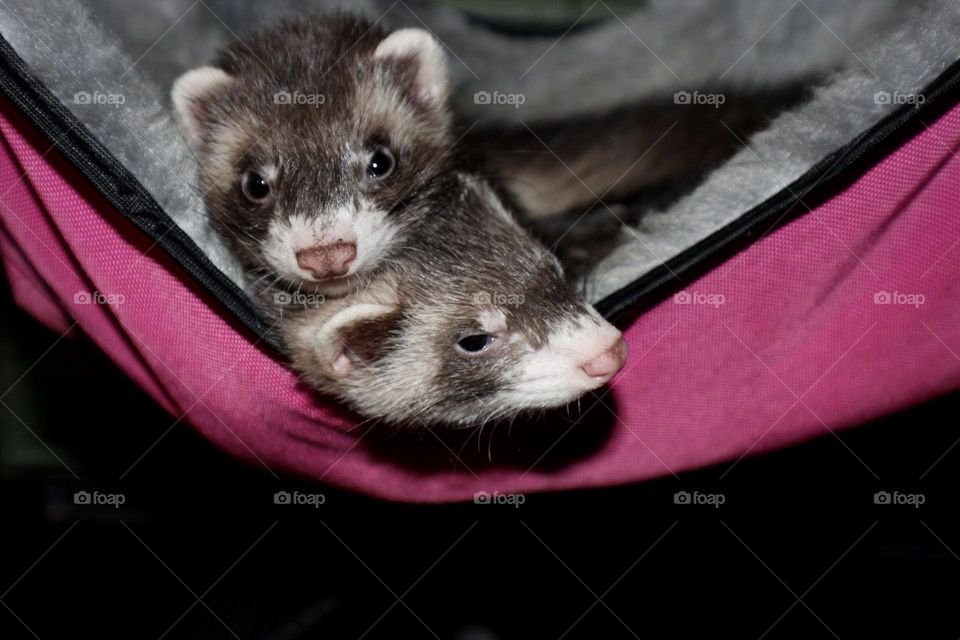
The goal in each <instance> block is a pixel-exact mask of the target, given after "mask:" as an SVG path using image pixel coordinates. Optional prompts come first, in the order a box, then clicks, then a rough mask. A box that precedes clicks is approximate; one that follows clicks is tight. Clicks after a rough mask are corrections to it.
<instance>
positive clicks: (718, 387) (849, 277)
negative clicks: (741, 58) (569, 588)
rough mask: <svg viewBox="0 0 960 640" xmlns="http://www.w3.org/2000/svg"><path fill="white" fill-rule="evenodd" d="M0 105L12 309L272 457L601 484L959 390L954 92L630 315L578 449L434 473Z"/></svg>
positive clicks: (399, 472)
mask: <svg viewBox="0 0 960 640" xmlns="http://www.w3.org/2000/svg"><path fill="white" fill-rule="evenodd" d="M0 107H2V108H0V134H2V137H3V146H2V152H0V171H2V184H3V187H2V188H3V191H2V198H0V220H2V225H0V231H2V232H0V253H2V258H3V263H4V267H5V271H6V274H7V277H8V278H9V280H10V283H11V286H12V289H13V293H14V296H15V298H16V301H17V303H18V304H19V305H21V306H22V307H23V308H24V309H26V310H28V311H29V312H30V313H32V314H33V315H34V316H36V317H37V318H38V319H39V320H40V321H41V322H43V323H44V324H45V325H47V326H48V327H50V328H51V329H53V330H54V331H57V332H65V331H68V330H70V331H72V332H74V333H77V332H81V331H82V333H83V334H85V336H87V337H89V339H91V340H93V341H94V342H96V344H97V345H98V346H99V347H100V348H101V349H102V350H103V351H104V352H105V353H107V354H108V355H109V356H110V357H111V358H112V359H113V361H114V362H116V364H117V365H118V366H119V367H120V368H121V369H122V370H123V371H124V372H125V373H126V374H127V375H129V376H130V377H131V378H132V379H133V380H135V381H136V382H137V384H139V385H140V386H141V387H142V388H143V389H144V390H146V392H147V393H149V394H150V395H151V396H152V397H153V398H154V399H155V400H156V401H157V402H158V403H160V404H161V405H162V406H163V407H164V408H165V409H166V410H167V411H169V412H170V413H171V415H173V416H174V417H175V418H178V419H182V421H184V422H186V423H189V424H191V425H193V426H194V427H196V428H197V429H199V430H200V432H202V433H203V434H204V436H206V437H207V438H208V439H209V440H210V441H212V442H213V443H214V444H215V445H216V446H217V447H220V448H222V449H225V450H226V451H228V452H230V453H231V454H233V455H235V456H237V457H239V458H241V459H244V460H246V461H248V462H250V463H252V464H255V465H264V466H266V467H268V468H270V469H272V470H274V471H276V472H281V471H285V472H292V473H295V474H299V475H302V476H306V477H308V478H313V479H316V480H321V481H322V482H324V483H329V484H332V485H336V486H339V487H343V488H347V489H351V490H355V491H359V492H363V493H366V494H369V495H373V496H378V497H382V498H389V499H395V500H403V501H424V502H440V501H454V500H469V499H472V498H473V496H474V495H475V493H476V492H478V491H486V492H494V491H499V492H502V493H511V492H535V491H546V490H557V489H572V488H582V487H600V486H609V485H614V484H621V483H628V482H635V481H640V480H645V479H649V478H655V477H658V476H663V475H666V474H671V473H679V472H681V471H684V470H688V469H694V468H697V467H702V466H705V465H710V464H714V463H718V462H721V461H730V460H736V459H738V458H740V457H742V456H745V455H755V454H758V453H761V452H765V451H770V450H773V449H777V448H781V447H785V446H788V445H790V444H794V443H797V442H800V441H803V440H806V439H809V438H813V437H817V436H824V435H828V436H829V434H830V433H832V432H837V431H840V430H842V429H845V428H848V427H851V426H854V425H858V424H861V423H864V422H867V421H869V420H872V419H874V418H877V417H879V416H882V415H884V414H887V413H890V412H893V411H896V410H898V409H902V408H904V407H907V406H909V405H911V404H914V403H917V402H921V401H923V400H925V399H928V398H931V397H934V396H937V395H939V394H944V393H947V392H949V391H951V390H954V389H957V388H960V291H958V289H957V287H958V285H957V283H958V282H960V198H958V197H957V189H958V185H960V160H958V159H957V157H956V156H955V155H954V153H955V151H956V150H957V148H958V146H960V106H955V107H953V108H952V109H950V110H948V111H946V112H945V113H944V114H943V115H941V116H940V117H939V118H938V119H937V120H936V121H934V122H928V123H927V124H928V125H929V127H928V128H926V129H925V130H922V131H921V132H920V133H919V134H917V135H916V136H914V137H913V138H912V139H910V140H909V141H907V142H906V143H905V144H902V145H901V146H900V147H899V148H896V149H892V150H890V151H889V152H888V153H887V155H886V156H885V157H883V158H882V159H881V160H880V161H878V162H876V163H875V164H874V165H873V166H872V167H870V168H869V169H868V170H867V171H866V172H865V173H863V174H862V175H860V176H859V177H858V178H857V179H856V180H855V181H854V182H852V183H850V184H849V185H848V186H846V187H845V188H844V189H842V190H841V191H839V192H838V193H835V195H833V196H832V197H831V198H829V199H827V200H826V201H823V202H822V203H820V204H818V206H815V208H813V209H812V210H811V211H809V212H806V211H803V215H801V216H799V217H797V218H796V219H794V220H792V221H790V222H789V223H787V224H785V225H783V226H780V227H779V228H777V229H775V230H774V231H772V232H770V233H769V234H768V235H766V236H764V237H762V238H761V239H759V240H757V241H756V242H754V243H753V244H752V245H751V246H749V247H748V248H746V249H744V250H742V251H740V252H739V253H738V254H736V255H734V256H733V257H731V258H729V259H728V260H727V261H725V262H724V263H722V264H720V265H719V266H717V267H715V268H713V269H712V270H711V271H709V272H708V273H706V275H704V276H702V277H700V278H699V279H698V280H696V281H695V282H693V283H692V284H690V285H688V286H687V287H685V289H684V291H683V292H680V293H678V294H676V295H675V296H673V297H669V296H668V297H667V299H665V300H663V301H662V302H661V303H659V304H658V305H657V306H655V307H653V308H651V309H649V310H647V311H645V312H644V313H642V314H640V315H639V316H638V317H636V318H635V319H633V320H632V324H630V326H627V327H624V329H625V335H626V338H627V340H628V342H629V344H630V358H629V361H628V364H627V366H626V368H625V369H624V371H622V372H621V373H620V374H619V375H618V376H617V377H616V378H615V379H614V380H613V381H612V384H611V385H610V391H609V396H608V397H607V398H606V399H605V401H604V404H605V405H610V408H611V409H612V412H613V413H615V418H613V421H614V426H613V428H612V430H611V431H610V433H609V436H608V437H607V438H606V439H605V440H604V441H603V442H602V444H600V445H599V446H598V447H597V448H596V449H595V450H593V451H592V452H591V453H590V454H589V455H586V456H584V457H582V458H580V459H577V460H574V461H571V462H570V463H569V464H566V465H564V466H562V467H561V468H557V467H549V468H542V467H541V466H539V465H537V464H534V465H533V466H532V467H531V466H530V465H527V466H525V467H522V468H521V467H510V466H507V465H496V464H491V465H484V466H483V467H482V468H473V469H470V468H466V467H465V466H464V465H450V466H447V467H446V468H441V469H439V470H438V469H435V468H433V469H430V470H429V471H425V470H422V469H418V468H417V467H416V466H415V465H410V464H401V463H400V462H394V461H391V460H390V459H389V458H388V457H384V456H382V455H376V454H374V453H373V452H371V451H370V450H369V449H368V447H366V446H365V444H364V443H363V436H362V433H358V432H350V431H348V430H349V429H350V427H351V426H353V425H354V424H356V422H357V419H356V418H355V417H353V416H351V415H350V414H348V413H346V412H345V411H343V410H339V409H337V408H336V407H335V406H334V405H333V404H332V403H326V402H325V401H324V400H323V399H322V398H318V397H317V396H315V395H314V394H312V393H310V392H309V391H308V390H306V389H304V388H303V387H302V386H299V385H298V384H297V379H296V376H295V375H294V374H293V373H292V372H291V371H289V370H288V369H287V368H285V366H284V365H283V364H282V363H281V362H279V361H278V360H277V359H276V358H275V357H274V356H273V355H271V353H272V352H271V351H270V350H268V349H263V348H262V347H263V345H260V344H257V342H256V338H252V337H251V335H250V332H249V331H247V330H245V329H244V328H243V327H240V326H239V323H237V322H236V321H235V320H234V319H233V318H231V316H230V314H229V313H228V312H226V311H225V310H224V308H223V305H221V304H220V303H219V302H218V301H217V300H216V299H214V298H213V297H212V296H211V295H210V294H208V293H206V291H205V290H204V289H203V288H202V287H200V286H198V285H197V284H196V283H195V282H194V281H193V280H192V278H191V277H190V275H189V274H187V273H186V272H185V271H184V270H183V269H182V268H181V267H180V266H179V265H178V264H177V263H176V262H175V261H174V260H173V259H172V258H170V257H169V256H168V255H167V254H166V253H165V252H164V251H163V250H162V249H160V248H159V247H158V246H156V245H155V244H154V243H153V241H152V240H150V239H149V238H148V237H147V236H146V235H145V234H143V233H142V232H141V231H140V230H138V229H137V228H136V227H135V226H134V225H133V224H131V223H130V222H129V221H127V219H125V218H124V217H123V216H121V215H120V214H119V213H118V212H117V211H116V210H115V209H114V208H113V207H111V206H110V204H108V203H107V201H106V200H104V198H103V197H101V196H100V195H99V194H98V193H97V191H96V190H95V189H94V188H93V187H92V186H91V185H90V184H89V182H88V181H87V180H85V179H84V178H83V177H82V175H81V174H80V173H79V172H78V171H77V170H76V169H74V167H73V166H72V165H71V164H70V163H68V162H67V161H66V160H65V159H64V158H63V157H62V156H61V155H60V154H59V152H58V151H57V150H56V149H54V148H53V147H52V145H51V143H50V141H49V140H47V139H46V138H44V137H43V136H42V135H40V134H39V133H38V132H37V131H36V130H35V129H34V128H33V127H32V125H31V124H30V123H28V122H27V121H26V120H25V119H24V117H23V116H22V115H21V114H20V112H19V111H18V110H17V108H16V107H15V106H13V104H12V103H10V102H8V101H7V100H6V99H4V100H3V101H2V105H0ZM798 206H803V205H798ZM78 364H79V366H78V367H77V372H78V373H81V372H82V371H83V368H82V363H78ZM103 393H104V395H105V396H109V394H110V393H111V390H110V389H104V390H103ZM592 402H593V401H592V400H590V399H587V400H585V405H587V406H589V405H590V404H591V403H592ZM611 409H608V408H605V407H603V406H597V407H596V408H594V409H593V411H596V412H600V413H603V412H606V411H610V410H611ZM131 427H132V428H136V417H135V416H131ZM565 428H566V427H565V426H564V425H560V426H559V427H558V429H557V433H556V436H557V437H558V438H561V439H562V437H563V433H564V430H565ZM838 446H840V445H839V444H838ZM855 457H856V454H855V453H854V452H851V460H853V462H852V463H853V464H857V462H856V461H855V460H854V458H855ZM861 463H862V464H864V466H865V467H866V464H865V463H863V462H862V461H861ZM864 473H870V470H869V468H868V467H867V468H865V469H864Z"/></svg>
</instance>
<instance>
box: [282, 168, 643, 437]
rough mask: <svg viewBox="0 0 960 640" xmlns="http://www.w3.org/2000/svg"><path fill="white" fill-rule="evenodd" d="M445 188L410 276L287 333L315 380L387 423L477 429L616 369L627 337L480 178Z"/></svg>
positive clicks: (417, 246)
mask: <svg viewBox="0 0 960 640" xmlns="http://www.w3.org/2000/svg"><path fill="white" fill-rule="evenodd" d="M443 191H444V193H442V194H434V195H435V196H436V200H435V201H434V203H435V204H434V206H436V207H437V208H438V210H437V211H436V214H435V215H429V216H424V217H422V218H421V220H420V223H419V224H418V225H417V226H416V227H415V231H416V232H415V233H414V234H412V236H413V237H415V240H411V241H410V242H411V246H409V247H408V250H407V251H406V252H405V253H404V255H403V257H399V258H398V261H400V262H401V263H402V265H403V266H402V268H400V269H395V270H393V271H392V273H391V274H390V276H389V277H386V276H385V277H384V279H382V280H381V281H380V282H379V283H378V284H379V288H373V289H372V290H370V291H369V292H368V294H369V297H368V298H365V299H362V300H360V301H359V302H358V303H356V304H344V305H343V306H342V307H340V308H339V309H337V310H328V312H327V313H319V314H316V315H310V314H306V315H304V316H303V317H302V318H300V319H299V320H298V321H297V322H295V323H294V324H293V325H292V326H291V327H290V328H289V336H288V342H289V343H290V347H291V352H292V355H293V359H294V363H295V365H296V367H297V368H298V369H299V370H300V371H301V372H302V373H303V374H304V376H305V378H306V379H307V381H309V382H311V383H312V384H314V385H315V386H317V387H319V388H321V389H324V390H327V391H332V392H333V393H335V394H337V395H339V396H340V397H341V398H343V399H345V400H347V401H348V402H349V403H350V404H352V405H353V406H354V407H355V408H356V409H357V410H359V411H360V412H361V413H363V414H364V415H367V416H380V417H383V418H385V419H386V420H387V421H388V422H391V423H396V424H399V425H410V426H416V425H418V424H421V425H423V424H426V425H459V426H470V425H474V424H481V423H483V422H485V421H487V420H496V419H501V418H510V417H513V416H516V415H517V414H519V413H522V412H525V411H529V410H538V409H546V408H551V407H558V406H563V405H565V404H567V403H569V402H571V401H573V400H575V399H576V398H578V397H580V396H581V395H582V394H584V393H586V392H588V391H590V390H592V389H595V388H597V387H599V386H601V385H602V384H604V383H605V382H607V381H608V380H609V379H610V378H611V377H612V376H613V375H614V374H616V373H617V372H618V371H619V370H620V369H621V367H622V366H623V364H624V362H625V359H626V355H627V353H626V352H627V348H626V343H625V342H624V340H623V338H622V337H621V335H620V331H618V330H617V329H616V328H615V327H614V326H613V325H611V324H610V323H608V322H607V321H606V320H604V319H603V318H602V317H601V316H600V315H599V314H598V313H597V312H596V311H595V310H594V309H593V308H592V307H591V306H589V305H588V304H587V303H586V302H585V301H584V300H583V299H582V298H581V297H580V296H579V295H577V293H576V292H575V291H574V290H573V289H572V288H571V287H570V286H569V285H568V284H567V283H566V282H565V280H564V278H563V273H562V270H561V267H560V265H559V263H558V262H557V260H556V258H555V257H554V256H553V255H552V254H551V253H550V252H549V251H547V249H546V248H545V247H543V246H542V245H541V244H539V243H538V242H536V241H535V240H534V239H533V238H531V237H530V236H529V235H527V234H526V233H525V232H524V231H523V230H522V229H521V228H520V227H519V226H518V225H517V224H516V223H515V222H514V221H513V219H512V218H511V217H510V215H509V214H508V213H507V212H506V211H505V210H504V208H503V206H502V205H501V204H500V202H499V200H498V199H497V198H496V196H495V195H494V194H493V192H492V191H491V190H490V189H489V188H488V187H486V186H484V185H483V184H482V183H478V182H475V181H472V180H471V179H467V178H465V177H464V176H457V177H456V178H455V179H453V180H450V181H447V183H446V184H445V186H444V187H443Z"/></svg>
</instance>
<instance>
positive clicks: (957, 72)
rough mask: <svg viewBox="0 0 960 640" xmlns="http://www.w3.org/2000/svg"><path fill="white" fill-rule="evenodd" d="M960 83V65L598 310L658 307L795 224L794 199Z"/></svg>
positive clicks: (610, 313) (823, 186)
mask: <svg viewBox="0 0 960 640" xmlns="http://www.w3.org/2000/svg"><path fill="white" fill-rule="evenodd" d="M958 83H960V61H957V62H954V63H953V64H952V65H950V66H949V67H948V68H947V69H946V70H945V71H944V72H943V73H941V74H940V75H939V76H938V77H937V78H936V79H935V80H934V81H933V82H931V83H930V84H929V85H928V86H927V87H926V88H925V89H924V90H923V91H922V92H921V93H922V94H923V95H924V98H925V100H924V101H923V102H922V103H921V104H920V105H919V106H913V105H909V104H905V105H902V106H901V107H899V108H897V109H896V110H895V111H894V112H892V113H890V114H888V115H887V116H886V117H885V118H883V119H882V120H880V122H878V123H876V124H875V125H874V126H872V127H871V128H869V129H867V130H866V131H865V132H864V133H862V134H861V135H859V136H858V137H857V138H855V139H854V140H852V141H851V142H849V143H847V144H845V145H844V146H842V147H840V148H839V149H837V150H835V151H833V152H832V153H830V154H829V155H828V156H826V157H825V158H823V159H822V160H820V161H819V162H818V163H817V164H815V165H814V166H813V167H811V168H810V169H809V170H808V171H807V172H806V173H805V174H803V175H802V176H801V177H799V178H798V179H797V180H795V181H794V182H793V183H791V184H789V185H787V186H786V187H784V188H783V189H781V190H780V191H779V192H777V193H776V194H774V195H773V196H771V197H770V198H768V199H767V200H765V201H763V202H761V203H760V204H758V205H756V206H755V207H753V208H752V209H750V210H749V211H747V212H746V213H744V214H742V215H741V216H740V217H739V218H737V219H736V220H734V221H733V222H731V223H729V224H727V225H726V226H724V227H722V228H720V229H718V230H717V231H715V232H714V233H712V234H710V235H709V236H707V237H706V238H704V239H703V240H701V241H700V242H698V243H696V244H694V245H693V246H691V247H690V248H688V249H686V250H685V251H682V252H681V253H679V254H677V255H676V256H674V257H673V258H671V259H669V260H667V261H665V262H664V263H662V264H661V265H660V266H658V267H655V268H654V269H652V270H651V271H649V272H647V273H646V274H644V275H642V276H640V277H639V278H637V279H636V280H634V281H633V282H631V283H630V284H627V285H625V286H624V287H622V288H621V289H619V290H618V291H616V292H614V293H611V294H610V295H608V296H607V297H605V298H603V299H602V300H600V301H599V302H597V304H596V305H595V306H596V307H597V310H598V311H599V312H600V313H601V314H602V315H604V316H605V317H606V318H608V319H614V318H616V317H617V316H619V315H621V314H624V313H625V312H627V311H628V310H630V309H631V308H632V307H635V306H637V305H639V304H641V303H646V304H653V303H654V302H656V301H659V300H660V299H662V294H664V293H665V292H668V291H670V290H672V288H671V287H670V286H669V285H671V284H676V285H679V284H683V283H682V282H681V281H679V279H678V278H677V276H681V275H684V274H687V273H690V272H691V271H692V270H694V269H695V268H698V267H702V266H704V265H705V264H706V263H707V262H708V261H709V260H710V259H711V258H723V259H725V258H727V257H730V256H729V255H727V254H726V253H725V250H726V249H729V248H730V247H731V246H732V245H734V244H735V243H736V242H737V241H740V240H743V239H744V238H746V237H748V236H749V235H750V234H751V232H753V231H755V230H757V228H758V227H760V226H761V225H763V224H764V223H767V222H770V221H771V219H773V218H774V217H775V216H777V215H782V216H783V219H782V220H781V221H779V222H778V223H777V225H776V227H778V228H779V227H780V226H783V225H784V224H786V223H788V222H789V221H790V220H793V219H796V218H798V217H801V216H803V215H806V214H807V213H809V211H807V210H803V211H800V212H797V213H792V214H791V215H786V214H788V213H790V210H791V209H792V208H795V207H796V205H797V204H798V201H799V198H797V197H796V196H795V195H793V194H797V193H800V194H803V196H802V197H803V198H808V197H810V195H811V193H813V192H818V191H820V190H827V188H828V187H830V186H831V184H832V183H833V182H834V181H838V180H839V178H840V177H845V176H846V174H848V173H852V172H850V169H851V168H853V167H855V165H856V164H857V163H858V162H859V161H860V160H861V159H863V158H864V157H865V156H867V154H869V153H871V152H874V151H877V150H878V149H879V148H880V145H881V144H882V143H883V142H884V141H886V140H888V139H889V138H890V137H891V136H893V134H894V133H896V132H899V131H901V130H902V129H903V127H905V126H906V125H908V124H912V123H915V122H919V121H920V118H921V117H922V116H923V115H924V114H927V113H930V112H932V111H934V110H943V109H945V108H949V107H950V106H953V105H954V104H956V103H957V102H958V100H960V96H957V97H955V98H954V100H953V101H952V102H951V101H946V100H944V96H946V95H947V94H949V93H950V92H951V91H952V90H953V89H955V88H956V87H957V85H958ZM860 173H862V172H858V173H857V175H860ZM815 208H816V206H814V207H811V209H815ZM801 209H803V207H801ZM770 230H772V228H771V229H770ZM768 231H769V230H768Z"/></svg>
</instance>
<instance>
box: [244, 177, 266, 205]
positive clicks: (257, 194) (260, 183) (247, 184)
mask: <svg viewBox="0 0 960 640" xmlns="http://www.w3.org/2000/svg"><path fill="white" fill-rule="evenodd" d="M241 187H242V188H243V195H244V196H246V197H247V199H248V200H250V201H251V202H263V201H264V200H266V199H267V196H269V195H270V183H269V182H267V179H266V178H264V177H263V176H261V175H260V174H259V173H257V172H256V171H247V172H246V173H245V174H244V176H243V182H242V184H241Z"/></svg>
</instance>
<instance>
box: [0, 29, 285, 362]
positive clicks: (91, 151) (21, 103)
mask: <svg viewBox="0 0 960 640" xmlns="http://www.w3.org/2000/svg"><path fill="white" fill-rule="evenodd" d="M0 91H3V93H4V94H5V95H6V96H7V98H9V99H10V101H11V102H13V103H14V104H15V105H16V106H17V108H18V109H19V110H20V111H21V112H22V113H23V115H24V116H25V117H26V118H27V120H29V121H30V123H31V124H33V126H35V127H36V128H37V129H38V130H39V131H40V132H41V133H42V134H43V135H44V136H45V137H46V138H47V139H49V140H50V141H51V143H52V144H53V145H54V146H55V147H56V148H57V151H59V152H60V153H61V154H62V155H63V156H64V157H66V159H67V160H68V161H69V162H70V163H71V164H72V165H73V166H74V167H76V169H77V170H78V171H79V172H80V174H81V175H82V176H83V177H84V178H86V179H87V180H88V181H89V182H90V184H91V185H92V186H93V187H94V188H95V189H96V190H97V191H98V192H99V193H100V194H101V195H102V196H103V197H104V198H105V199H106V200H107V201H108V202H109V203H110V204H111V205H112V206H113V207H114V208H115V209H116V210H117V211H118V212H119V213H120V215H122V216H123V217H124V218H126V219H127V220H129V221H130V222H131V223H133V225H134V226H136V227H137V228H138V229H140V230H141V231H143V232H144V233H145V234H146V235H147V236H148V237H149V238H150V239H151V240H153V241H154V242H156V243H157V245H158V246H159V247H160V248H161V249H163V250H164V251H165V252H166V253H167V254H168V255H169V256H170V257H171V258H172V259H173V260H174V261H176V262H177V264H179V265H180V266H181V267H183V269H184V270H185V271H187V273H189V274H190V275H191V276H192V277H193V278H194V279H195V280H196V281H197V283H198V284H200V285H201V286H202V287H203V288H204V289H206V290H207V291H208V292H209V293H210V294H211V295H212V296H213V297H214V298H215V299H216V300H218V301H219V302H220V303H221V304H222V305H223V306H224V307H225V308H226V309H227V310H228V311H229V312H230V314H231V316H232V317H233V318H235V319H236V320H238V321H239V322H240V324H241V325H243V326H244V327H246V328H247V329H249V330H250V331H252V332H253V333H254V334H255V335H256V336H257V337H258V338H260V339H261V340H263V341H264V342H266V343H267V344H268V345H269V346H271V347H273V348H274V349H279V341H278V340H277V338H276V336H275V335H273V334H272V333H271V332H270V331H269V330H268V327H267V326H266V325H265V324H263V322H262V321H261V320H260V319H259V318H258V317H257V314H256V312H255V311H254V308H253V306H252V304H251V302H250V299H249V298H248V297H247V295H246V294H245V293H244V292H243V291H242V290H241V289H240V288H239V287H238V286H237V285H236V284H234V283H233V282H232V281H231V280H230V279H229V278H227V276H226V275H224V274H223V272H222V271H220V270H219V269H218V268H217V267H216V266H215V265H214V264H213V263H212V262H210V259H209V258H207V256H206V255H205V254H204V253H203V251H202V250H201V249H200V247H198V246H197V244H196V243H195V242H194V241H193V240H192V239H191V238H190V236H188V235H187V234H186V232H184V231H183V229H181V228H180V227H178V226H177V224H176V223H175V222H174V221H173V219H172V218H171V217H170V216H169V215H167V213H166V212H165V211H164V210H163V209H162V208H161V207H160V205H159V204H157V202H156V200H154V199H153V196H151V195H150V194H149V193H148V192H147V190H146V189H145V188H144V187H143V185H142V184H140V182H139V181H138V180H137V179H136V177H134V175H133V174H132V173H130V171H128V170H127V169H126V167H124V166H123V165H122V164H120V162H119V161H118V160H117V159H116V158H115V157H114V156H113V154H111V153H110V151H108V150H107V148H106V147H104V146H103V144H101V143H100V141H99V140H97V139H96V138H95V137H94V136H93V134H91V133H90V131H89V129H87V128H86V126H84V125H83V123H81V122H80V121H79V120H78V119H77V118H76V116H74V115H73V114H72V113H71V112H70V111H69V110H68V109H67V108H66V107H65V106H64V105H63V104H62V103H61V102H60V101H59V100H58V99H57V97H56V96H54V95H53V94H52V93H51V92H50V90H49V89H47V87H46V86H44V85H43V83H41V82H40V81H39V80H37V79H36V78H35V77H34V76H33V75H32V74H31V73H30V71H29V70H28V68H27V65H26V63H25V62H24V61H23V60H22V59H21V58H20V56H18V55H17V53H16V51H14V49H13V47H11V46H10V43H9V42H7V40H6V39H5V38H3V37H0Z"/></svg>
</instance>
